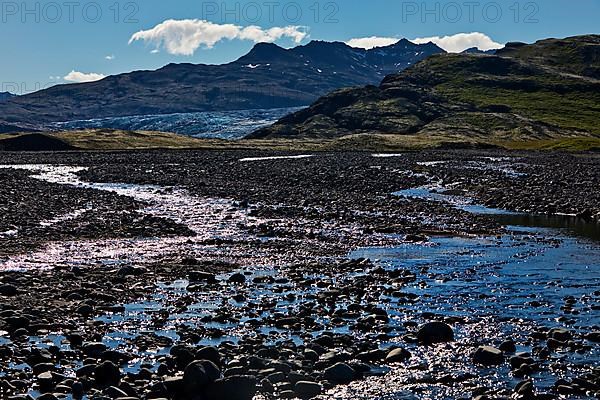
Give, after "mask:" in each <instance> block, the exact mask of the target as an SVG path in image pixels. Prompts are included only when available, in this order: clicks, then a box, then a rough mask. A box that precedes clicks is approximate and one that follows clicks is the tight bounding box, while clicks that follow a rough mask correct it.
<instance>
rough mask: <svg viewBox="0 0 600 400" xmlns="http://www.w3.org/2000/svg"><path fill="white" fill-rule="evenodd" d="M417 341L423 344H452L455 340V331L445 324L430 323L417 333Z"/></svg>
mask: <svg viewBox="0 0 600 400" xmlns="http://www.w3.org/2000/svg"><path fill="white" fill-rule="evenodd" d="M417 339H418V340H419V342H421V343H423V344H433V343H443V342H451V341H453V340H454V331H453V330H452V328H451V327H450V325H448V324H445V323H443V322H428V323H426V324H425V325H423V326H422V327H421V328H420V329H419V331H418V332H417Z"/></svg>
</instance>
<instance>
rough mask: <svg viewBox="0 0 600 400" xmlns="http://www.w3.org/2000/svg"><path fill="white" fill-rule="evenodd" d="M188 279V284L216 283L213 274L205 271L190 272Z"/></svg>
mask: <svg viewBox="0 0 600 400" xmlns="http://www.w3.org/2000/svg"><path fill="white" fill-rule="evenodd" d="M188 278H189V280H190V282H194V283H196V282H206V283H216V282H217V278H216V276H215V274H211V273H210V272H205V271H192V272H190V273H189V274H188Z"/></svg>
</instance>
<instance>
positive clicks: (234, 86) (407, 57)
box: [0, 40, 443, 131]
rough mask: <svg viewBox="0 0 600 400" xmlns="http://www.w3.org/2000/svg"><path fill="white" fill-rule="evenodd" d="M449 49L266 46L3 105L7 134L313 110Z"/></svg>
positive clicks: (60, 88) (404, 44)
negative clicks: (157, 118)
mask: <svg viewBox="0 0 600 400" xmlns="http://www.w3.org/2000/svg"><path fill="white" fill-rule="evenodd" d="M442 52H443V50H442V49H440V48H439V47H437V46H436V45H434V44H432V43H428V44H422V45H417V44H413V43H411V42H409V41H407V40H401V41H399V42H398V43H396V44H393V45H390V46H386V47H380V48H375V49H371V50H364V49H358V48H352V47H350V46H348V45H346V44H344V43H340V42H320V41H313V42H310V43H308V44H306V45H304V46H298V47H295V48H292V49H284V48H281V47H279V46H277V45H275V44H267V43H259V44H257V45H255V46H254V48H253V49H252V50H251V51H250V52H249V53H248V54H246V55H244V56H242V57H241V58H239V59H238V60H236V61H234V62H231V63H228V64H223V65H206V64H169V65H166V66H165V67H163V68H160V69H158V70H155V71H135V72H131V73H125V74H119V75H113V76H109V77H106V78H104V79H102V80H99V81H96V82H89V83H78V84H67V85H57V86H53V87H51V88H48V89H45V90H41V91H39V92H35V93H32V94H28V95H24V96H19V97H17V98H13V99H11V100H10V101H7V102H5V103H2V104H0V116H1V117H0V128H1V127H2V126H4V130H5V131H14V130H24V129H28V128H29V129H37V128H38V127H39V125H38V124H42V123H48V122H60V121H69V120H79V119H90V118H103V117H118V116H129V115H146V114H169V113H185V112H199V111H213V110H240V109H257V108H280V107H295V106H304V105H308V104H310V103H311V102H313V101H314V100H316V99H317V98H318V97H319V96H321V95H324V94H326V93H329V92H331V91H333V90H335V89H339V88H341V87H347V86H356V85H365V84H375V83H377V82H379V81H381V79H382V78H383V77H384V76H385V75H387V74H389V73H390V72H397V71H400V70H402V69H404V68H406V67H407V66H409V65H412V64H414V63H416V62H418V61H420V60H422V59H424V58H426V57H428V56H430V55H432V54H438V53H442Z"/></svg>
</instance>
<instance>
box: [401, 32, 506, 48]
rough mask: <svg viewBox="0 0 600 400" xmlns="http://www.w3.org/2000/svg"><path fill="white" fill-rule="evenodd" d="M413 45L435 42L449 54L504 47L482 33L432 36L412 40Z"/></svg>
mask: <svg viewBox="0 0 600 400" xmlns="http://www.w3.org/2000/svg"><path fill="white" fill-rule="evenodd" d="M411 41H412V42H413V43H421V44H422V43H428V42H433V43H435V44H437V45H438V46H439V47H441V48H442V49H444V50H446V51H447V52H449V53H460V52H461V51H464V50H466V49H470V48H471V47H477V48H479V49H480V50H491V49H499V48H502V47H504V46H503V45H502V44H500V43H496V42H494V41H493V40H492V38H490V37H489V36H488V35H486V34H483V33H481V32H471V33H457V34H456V35H450V36H431V37H423V38H416V39H413V40H411Z"/></svg>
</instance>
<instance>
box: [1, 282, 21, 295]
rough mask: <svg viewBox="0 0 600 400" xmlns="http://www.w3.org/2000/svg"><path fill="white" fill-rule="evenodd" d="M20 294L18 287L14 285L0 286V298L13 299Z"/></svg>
mask: <svg viewBox="0 0 600 400" xmlns="http://www.w3.org/2000/svg"><path fill="white" fill-rule="evenodd" d="M17 293H18V290H17V287H16V286H13V285H8V284H6V285H0V296H5V297H13V296H16V295H17Z"/></svg>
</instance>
